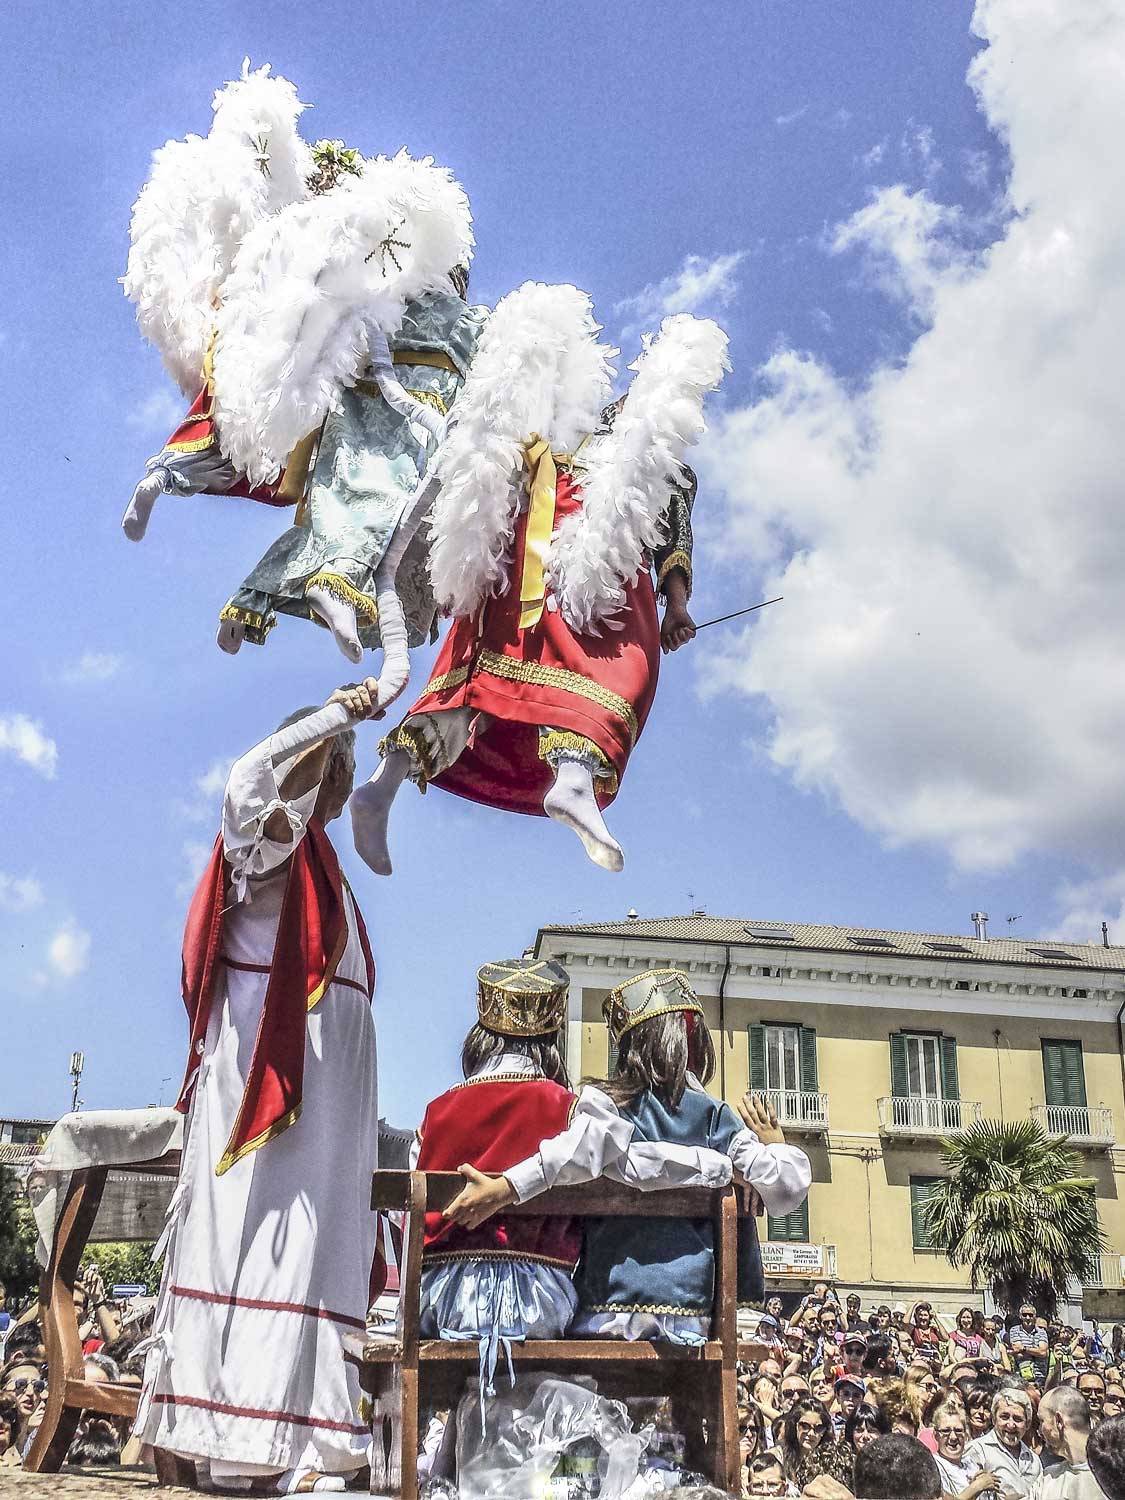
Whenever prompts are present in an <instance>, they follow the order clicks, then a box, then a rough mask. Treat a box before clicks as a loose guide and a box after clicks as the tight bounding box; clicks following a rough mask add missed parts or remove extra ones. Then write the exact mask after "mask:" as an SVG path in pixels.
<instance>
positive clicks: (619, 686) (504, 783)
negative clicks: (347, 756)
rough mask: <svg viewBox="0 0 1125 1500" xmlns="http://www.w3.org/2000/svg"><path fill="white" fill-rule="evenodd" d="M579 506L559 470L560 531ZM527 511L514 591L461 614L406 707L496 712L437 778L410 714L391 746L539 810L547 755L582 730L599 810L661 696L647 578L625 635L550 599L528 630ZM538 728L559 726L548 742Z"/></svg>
mask: <svg viewBox="0 0 1125 1500" xmlns="http://www.w3.org/2000/svg"><path fill="white" fill-rule="evenodd" d="M581 506H582V492H581V489H580V488H579V486H578V484H577V482H576V480H575V479H574V478H573V477H572V475H571V474H570V473H569V471H568V470H566V469H564V468H561V467H560V468H559V470H558V479H557V485H556V490H555V516H554V529H555V530H557V529H558V527H559V525H560V523H561V522H562V521H563V520H564V519H565V518H566V517H567V516H568V515H571V514H573V513H574V512H575V511H577V510H580V509H581ZM530 514H531V510H530V507H528V508H527V509H525V510H524V511H523V513H522V514H521V515H520V516H519V518H518V520H517V522H516V530H515V538H514V542H513V561H512V563H511V565H510V568H509V584H508V588H507V590H506V591H505V592H504V593H503V594H501V595H499V596H498V597H496V598H491V599H489V600H488V601H487V602H486V603H485V605H484V608H483V610H482V611H481V613H480V615H479V616H477V617H476V618H473V619H465V618H462V619H458V620H456V621H454V624H453V628H452V629H451V630H450V632H449V634H448V635H447V636H446V638H445V642H444V644H443V646H442V649H441V652H440V653H439V655H438V659H437V661H436V662H435V664H434V669H433V672H432V674H431V676H430V680H429V682H428V683H427V685H426V689H425V691H424V692H423V694H422V696H421V697H420V698H419V699H418V701H417V702H416V703H415V704H414V706H413V708H412V709H411V710H410V715H411V716H413V715H415V714H437V713H441V712H443V711H445V710H448V709H457V708H465V707H467V708H470V709H472V710H474V711H476V712H478V713H481V714H486V715H488V716H489V718H488V719H487V720H484V721H478V722H477V727H476V729H475V731H474V732H473V734H472V735H471V736H470V738H469V743H468V746H467V747H466V749H465V750H464V751H463V752H462V754H461V755H460V756H458V758H457V759H456V760H455V761H454V762H453V764H452V765H450V766H449V767H447V768H446V769H444V770H441V771H439V772H437V773H435V774H433V775H431V774H430V773H429V771H428V768H427V766H426V763H425V761H426V756H425V747H424V745H423V744H422V737H421V736H420V735H417V734H413V733H412V731H411V726H410V716H408V718H407V720H406V722H405V723H404V724H403V725H402V726H401V727H400V728H399V729H398V730H397V731H396V732H395V734H393V735H392V736H391V737H390V741H389V742H390V743H391V744H392V745H395V744H397V745H399V746H402V747H403V748H407V749H409V750H410V752H411V753H412V755H414V756H415V757H416V758H417V759H418V760H419V762H420V765H419V769H420V772H421V775H422V777H423V778H424V782H425V783H430V782H432V784H433V785H434V786H439V787H441V788H442V790H443V791H447V792H453V793H454V794H455V795H456V796H458V797H466V798H468V799H469V800H470V801H473V802H483V803H485V804H486V805H487V806H489V807H496V808H500V809H501V810H503V811H506V812H521V813H531V814H538V815H540V816H541V815H542V814H543V798H544V796H545V795H546V793H547V791H548V790H549V788H550V786H551V783H552V781H553V779H554V771H553V770H552V768H551V766H550V764H549V763H548V762H547V760H546V759H544V758H543V757H544V754H545V753H547V752H548V751H549V750H550V749H554V748H567V745H568V740H570V739H573V737H576V736H577V737H579V739H580V740H582V741H589V742H590V743H591V744H592V745H593V746H594V747H595V749H596V750H597V751H598V752H600V755H601V756H602V757H604V760H605V762H606V768H605V773H604V774H603V775H598V776H597V777H596V779H595V783H594V786H595V791H596V794H597V798H598V803H599V805H600V806H601V807H606V806H608V804H609V803H610V802H612V801H613V798H614V797H615V796H616V794H617V789H618V784H619V781H620V778H621V776H622V774H623V773H624V770H625V767H626V764H627V763H628V760H629V755H630V752H631V751H632V749H633V746H634V745H635V744H636V742H637V740H638V739H639V738H640V733H641V730H642V729H643V728H644V724H645V720H646V719H647V717H648V713H649V710H650V708H651V707H652V700H653V698H654V697H655V695H656V682H657V676H658V674H659V670H660V625H659V621H658V618H657V613H656V595H655V592H654V590H653V586H652V579H651V578H650V576H649V574H648V573H647V572H642V573H639V574H638V575H637V577H636V578H635V579H634V581H633V582H632V583H631V584H630V585H629V587H628V589H627V590H626V592H625V605H624V607H623V609H622V610H621V612H620V613H619V615H618V616H617V617H616V620H615V621H614V623H615V624H620V625H621V626H622V627H623V628H622V629H620V630H614V629H611V628H610V627H609V626H608V625H603V626H602V627H601V629H602V634H601V635H600V636H596V635H588V636H580V635H577V634H576V633H575V632H574V631H573V630H572V629H571V627H570V626H569V625H568V624H567V623H566V621H565V620H564V619H563V617H562V614H561V613H560V612H559V611H558V610H557V609H553V608H551V607H550V606H551V604H552V603H553V601H552V600H551V599H550V598H548V601H547V607H546V608H545V609H544V610H543V612H542V615H541V616H540V618H539V620H538V621H537V622H536V624H534V625H533V626H531V627H530V628H524V629H521V627H520V613H521V605H520V597H519V596H520V589H519V586H518V584H519V579H520V576H521V572H522V568H523V557H524V546H525V541H526V534H527V526H528V517H529V515H530ZM541 729H542V730H545V731H553V732H554V733H552V734H547V735H544V736H543V738H542V741H541V738H540V730H541ZM570 748H579V747H578V746H576V745H571V746H570Z"/></svg>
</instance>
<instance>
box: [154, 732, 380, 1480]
mask: <svg viewBox="0 0 1125 1500" xmlns="http://www.w3.org/2000/svg"><path fill="white" fill-rule="evenodd" d="M290 764H291V761H290V760H287V759H285V758H284V757H283V756H282V757H280V758H279V757H278V754H277V741H276V739H275V737H273V736H271V738H270V739H268V740H266V741H265V742H264V743H263V744H261V745H258V746H257V747H255V749H253V750H251V751H250V752H249V753H248V754H247V755H245V756H243V757H242V759H241V760H239V761H238V762H237V763H236V764H235V766H234V768H233V770H232V771H231V774H230V779H229V781H228V783H227V789H226V799H225V803H224V807H223V826H222V834H221V836H220V839H219V841H218V843H217V844H216V848H215V852H214V854H213V856H212V860H211V863H210V866H209V868H208V870H207V871H206V873H205V874H204V877H203V880H202V881H201V883H200V886H199V889H198V890H197V892H196V895H195V897H194V899H193V901H192V906H191V910H190V912H189V916H188V923H187V931H186V933H185V940H184V999H185V1003H186V1005H187V1007H188V1014H189V1019H190V1022H191V1038H192V1042H191V1055H190V1058H189V1064H188V1074H187V1078H186V1080H185V1084H184V1090H183V1094H182V1096H181V1102H180V1107H181V1108H183V1109H184V1110H185V1111H186V1112H187V1123H186V1131H185V1144H184V1155H183V1165H182V1168H181V1173H180V1182H179V1186H178V1188H177V1192H176V1195H175V1197H174V1199H173V1207H172V1210H171V1213H170V1217H169V1230H168V1246H167V1262H166V1267H165V1273H164V1280H163V1283H162V1285H161V1290H160V1299H159V1302H158V1305H157V1311H156V1319H155V1325H154V1338H153V1346H152V1348H151V1349H150V1351H149V1355H148V1361H147V1364H146V1368H145V1381H144V1390H143V1394H142V1398H141V1403H140V1408H139V1411H138V1415H137V1424H136V1431H137V1432H138V1433H139V1434H140V1435H141V1436H142V1437H143V1438H144V1439H145V1441H146V1442H149V1443H152V1444H154V1445H155V1446H158V1447H161V1448H165V1449H168V1450H170V1451H171V1452H173V1453H178V1454H181V1455H184V1456H186V1457H188V1458H192V1459H195V1460H206V1461H209V1463H210V1470H211V1477H212V1479H214V1480H224V1481H225V1480H227V1479H230V1478H232V1477H233V1476H235V1475H242V1476H245V1475H254V1474H266V1473H270V1472H274V1471H277V1470H289V1469H299V1470H308V1469H314V1470H319V1471H322V1472H325V1473H338V1474H339V1473H348V1472H351V1471H353V1470H355V1469H357V1468H359V1467H360V1466H361V1465H362V1464H363V1463H365V1462H366V1458H367V1446H368V1438H369V1431H368V1424H367V1423H366V1422H365V1421H364V1420H363V1419H362V1417H361V1415H360V1411H359V1401H360V1392H359V1387H358V1383H357V1381H356V1378H355V1373H354V1369H353V1367H352V1366H350V1365H348V1364H346V1363H345V1361H344V1357H343V1344H344V1339H345V1337H346V1336H347V1335H348V1334H352V1335H358V1336H359V1337H362V1335H363V1330H364V1327H365V1321H366V1312H367V1307H368V1303H369V1281H370V1272H371V1264H372V1254H373V1250H374V1243H375V1215H374V1214H373V1213H372V1212H371V1210H370V1207H369V1203H370V1191H371V1172H372V1169H373V1167H374V1166H375V1162H376V1151H377V1140H378V1109H377V1100H376V1078H375V1028H374V1024H373V1021H372V1017H371V997H372V993H373V989H374V981H375V971H374V964H373V961H372V958H371V950H370V946H369V944H368V941H367V936H366V933H365V931H364V926H363V920H362V917H361V916H360V913H359V909H358V907H357V906H356V903H355V900H354V897H353V896H352V894H351V891H350V890H349V888H348V886H347V883H346V881H345V880H344V879H343V876H342V875H341V873H340V868H339V865H338V863H337V860H336V856H335V853H334V851H333V849H332V845H331V843H330V842H329V840H328V838H327V836H326V834H325V832H324V829H323V827H322V825H320V824H319V823H318V822H316V821H314V820H313V818H312V814H313V809H314V807H315V804H316V800H317V793H318V790H319V787H314V788H313V789H312V790H311V791H309V792H307V793H305V794H304V795H303V796H300V797H296V798H292V799H286V798H285V797H283V796H282V794H281V785H282V783H283V781H284V778H285V775H286V773H287V770H288V769H289V766H290ZM278 811H280V812H282V813H283V814H284V816H285V818H286V819H287V821H288V823H289V825H290V829H291V833H292V839H291V841H288V842H281V843H278V842H275V841H274V840H272V839H270V838H269V837H267V835H266V832H265V825H266V821H267V819H269V818H270V816H271V814H273V813H276V812H278Z"/></svg>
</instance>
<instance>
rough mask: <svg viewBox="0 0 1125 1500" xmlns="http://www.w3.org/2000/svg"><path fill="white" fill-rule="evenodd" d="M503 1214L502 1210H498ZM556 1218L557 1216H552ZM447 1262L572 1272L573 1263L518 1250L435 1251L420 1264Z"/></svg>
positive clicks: (553, 1256) (555, 1257)
mask: <svg viewBox="0 0 1125 1500" xmlns="http://www.w3.org/2000/svg"><path fill="white" fill-rule="evenodd" d="M500 1212H501V1213H503V1212H504V1210H503V1209H501V1210H500ZM552 1217H558V1215H552ZM447 1260H516V1261H531V1262H532V1263H533V1264H535V1265H537V1266H558V1267H559V1269H560V1270H563V1271H573V1270H574V1262H573V1261H572V1260H563V1259H561V1258H560V1257H559V1256H557V1255H531V1254H522V1253H521V1252H520V1251H518V1250H449V1251H442V1250H436V1251H434V1252H433V1254H423V1256H422V1264H423V1265H424V1266H437V1265H441V1264H442V1262H444V1261H447Z"/></svg>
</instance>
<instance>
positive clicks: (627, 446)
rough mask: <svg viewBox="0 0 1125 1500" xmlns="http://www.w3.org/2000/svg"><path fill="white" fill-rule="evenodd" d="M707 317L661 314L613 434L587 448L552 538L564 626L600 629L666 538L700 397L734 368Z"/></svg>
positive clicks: (552, 575)
mask: <svg viewBox="0 0 1125 1500" xmlns="http://www.w3.org/2000/svg"><path fill="white" fill-rule="evenodd" d="M728 342H729V340H728V339H727V336H726V334H725V333H724V332H723V330H722V329H721V328H720V327H719V325H718V324H717V323H714V322H712V321H711V319H710V318H693V317H689V316H688V315H687V314H686V313H681V314H679V315H677V316H675V317H671V318H665V319H664V322H663V323H662V324H661V325H660V332H659V334H658V335H657V336H656V338H654V339H646V341H645V347H644V351H643V352H642V354H641V355H640V357H639V358H638V359H637V360H635V361H634V362H633V364H632V365H630V366H629V368H630V369H631V370H635V371H636V372H637V373H636V378H635V379H634V381H633V383H632V385H631V386H630V388H629V394H628V398H627V400H626V401H625V404H624V406H623V407H622V408H621V410H620V411H619V412H618V414H617V418H616V421H615V422H614V424H613V427H612V429H611V431H609V432H608V433H605V434H603V435H602V436H600V437H596V438H593V439H591V441H590V442H589V443H587V444H586V446H585V447H584V448H583V450H582V455H581V466H582V467H581V473H580V480H581V485H582V509H581V510H580V511H577V512H575V513H574V514H573V515H570V516H567V518H566V519H565V520H564V521H563V523H562V525H561V526H560V527H559V529H558V531H556V533H555V535H554V539H553V541H552V543H551V548H550V552H549V553H548V557H547V577H548V579H549V581H550V584H551V587H552V589H553V591H554V594H555V597H556V598H557V599H558V601H559V608H560V609H561V611H562V614H563V618H564V619H565V620H566V622H567V624H568V625H570V626H571V627H572V628H573V629H574V630H577V631H578V632H579V633H580V634H583V635H587V634H597V633H598V626H599V624H600V623H601V622H602V621H612V617H613V616H614V615H615V614H616V613H617V611H618V610H619V609H620V607H621V605H622V603H623V602H624V598H625V589H626V588H627V587H628V585H629V584H630V583H631V582H632V581H633V579H634V578H635V577H636V576H637V574H638V573H639V572H640V571H641V569H642V568H643V567H645V565H646V564H645V554H646V552H651V551H652V549H653V548H654V547H656V546H658V545H659V543H660V541H661V540H662V538H663V535H664V525H665V517H666V515H667V510H668V501H669V496H670V489H669V486H670V485H672V484H674V483H676V482H678V481H679V479H680V478H681V476H682V474H683V461H684V454H685V453H686V451H687V449H688V448H690V447H691V445H692V444H693V443H695V442H696V441H697V440H698V438H699V437H700V435H701V434H702V433H703V432H704V430H705V426H706V424H705V423H704V420H703V398H704V396H706V395H707V393H708V392H709V391H713V390H714V389H715V387H716V386H717V385H718V384H719V382H720V381H721V380H722V378H723V372H724V371H726V370H728V369H729V368H730V364H729V362H728V360H727V344H728Z"/></svg>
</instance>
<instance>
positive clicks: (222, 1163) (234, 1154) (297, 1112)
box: [215, 1104, 301, 1177]
mask: <svg viewBox="0 0 1125 1500" xmlns="http://www.w3.org/2000/svg"><path fill="white" fill-rule="evenodd" d="M241 1114H242V1110H241V1109H240V1110H239V1116H240V1117H241ZM300 1117H301V1106H300V1105H299V1104H296V1105H294V1106H293V1108H292V1109H291V1110H289V1111H288V1112H287V1113H286V1114H283V1115H282V1117H281V1119H280V1120H275V1121H274V1122H273V1124H272V1125H271V1126H270V1127H269V1128H268V1129H267V1130H263V1131H262V1133H261V1135H256V1136H255V1137H254V1139H253V1140H252V1141H247V1142H246V1144H245V1145H243V1146H239V1148H238V1150H237V1151H232V1150H231V1141H233V1140H234V1137H235V1132H236V1131H237V1130H238V1121H237V1120H236V1121H235V1126H234V1130H232V1131H231V1136H230V1141H228V1142H227V1147H226V1150H225V1151H224V1152H223V1154H222V1156H220V1157H219V1165H218V1166H217V1167H216V1168H215V1176H216V1177H221V1176H222V1175H223V1173H224V1172H229V1171H230V1169H231V1167H233V1166H234V1164H235V1162H237V1161H241V1160H242V1158H243V1157H244V1156H249V1155H250V1153H251V1151H257V1150H258V1148H259V1146H264V1145H265V1144H266V1142H267V1141H272V1140H274V1139H275V1138H276V1137H277V1136H279V1135H280V1134H281V1132H282V1131H283V1130H288V1129H289V1127H290V1125H292V1124H293V1123H294V1122H295V1121H297V1120H299V1119H300Z"/></svg>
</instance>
